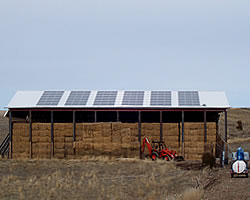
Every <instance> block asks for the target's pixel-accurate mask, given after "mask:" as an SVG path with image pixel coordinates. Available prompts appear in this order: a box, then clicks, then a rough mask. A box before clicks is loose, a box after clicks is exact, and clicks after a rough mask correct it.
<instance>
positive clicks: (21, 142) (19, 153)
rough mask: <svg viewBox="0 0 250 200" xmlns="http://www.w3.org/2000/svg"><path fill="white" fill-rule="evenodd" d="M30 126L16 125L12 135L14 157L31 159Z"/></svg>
mask: <svg viewBox="0 0 250 200" xmlns="http://www.w3.org/2000/svg"><path fill="white" fill-rule="evenodd" d="M29 147H30V143H29V124H28V123H14V124H13V135H12V157H13V158H29V155H30V150H29V149H30V148H29Z"/></svg>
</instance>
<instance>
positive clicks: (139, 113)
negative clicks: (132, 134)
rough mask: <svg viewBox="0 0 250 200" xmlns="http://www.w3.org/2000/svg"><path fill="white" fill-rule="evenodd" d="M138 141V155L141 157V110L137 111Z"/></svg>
mask: <svg viewBox="0 0 250 200" xmlns="http://www.w3.org/2000/svg"><path fill="white" fill-rule="evenodd" d="M138 121H139V123H138V141H139V148H140V149H139V157H140V159H142V152H141V111H139V112H138Z"/></svg>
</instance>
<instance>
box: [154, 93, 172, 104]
mask: <svg viewBox="0 0 250 200" xmlns="http://www.w3.org/2000/svg"><path fill="white" fill-rule="evenodd" d="M171 101H172V98H171V91H152V92H151V99H150V105H151V106H171V105H172V102H171Z"/></svg>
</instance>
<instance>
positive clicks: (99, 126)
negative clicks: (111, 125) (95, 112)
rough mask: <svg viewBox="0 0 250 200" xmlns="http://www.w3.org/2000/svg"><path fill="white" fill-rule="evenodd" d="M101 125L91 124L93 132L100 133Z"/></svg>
mask: <svg viewBox="0 0 250 200" xmlns="http://www.w3.org/2000/svg"><path fill="white" fill-rule="evenodd" d="M101 130H102V123H93V131H101Z"/></svg>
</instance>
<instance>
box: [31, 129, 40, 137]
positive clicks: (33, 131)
mask: <svg viewBox="0 0 250 200" xmlns="http://www.w3.org/2000/svg"><path fill="white" fill-rule="evenodd" d="M39 132H40V131H39V130H34V129H32V137H34V136H39Z"/></svg>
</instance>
